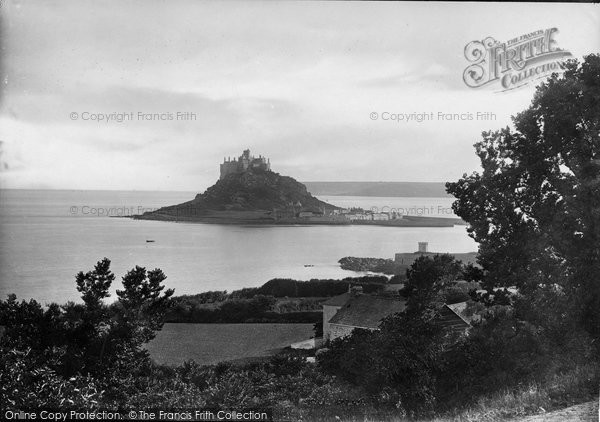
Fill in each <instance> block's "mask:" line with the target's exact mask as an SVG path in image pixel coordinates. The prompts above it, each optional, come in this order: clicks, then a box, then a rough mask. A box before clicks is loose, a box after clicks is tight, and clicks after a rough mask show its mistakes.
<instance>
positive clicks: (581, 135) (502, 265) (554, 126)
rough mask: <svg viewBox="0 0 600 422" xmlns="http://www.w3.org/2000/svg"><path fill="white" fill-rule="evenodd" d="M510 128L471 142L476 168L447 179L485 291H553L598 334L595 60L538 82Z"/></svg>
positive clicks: (598, 80) (599, 187) (599, 61)
mask: <svg viewBox="0 0 600 422" xmlns="http://www.w3.org/2000/svg"><path fill="white" fill-rule="evenodd" d="M513 124H514V129H510V128H508V127H507V128H505V129H502V130H499V131H495V132H484V133H483V139H482V140H481V141H480V142H478V143H476V144H475V149H476V153H477V155H478V156H479V158H480V160H481V166H482V168H483V171H482V172H481V173H478V172H475V173H473V174H471V175H466V174H465V175H464V176H463V178H461V179H460V180H458V181H457V182H454V183H447V184H446V188H447V191H448V192H449V193H450V194H452V195H454V196H455V197H456V198H457V200H456V201H455V202H454V204H453V206H452V207H453V209H454V212H455V213H456V214H457V215H459V216H460V217H462V218H463V219H464V220H465V221H467V222H468V224H469V226H468V229H467V230H468V232H469V234H470V235H471V237H473V238H474V239H475V240H476V241H477V242H478V243H479V245H480V247H479V263H480V264H481V265H482V267H483V270H484V272H485V274H486V276H485V285H486V287H487V288H488V289H491V288H493V287H495V286H510V285H516V286H518V287H519V288H520V290H521V292H522V293H524V294H528V293H530V292H533V291H535V290H536V289H538V288H539V287H540V286H553V285H557V286H561V288H563V289H565V291H567V292H568V294H569V296H570V297H572V298H573V300H574V302H576V303H574V304H573V306H572V311H573V312H576V314H574V316H576V317H577V318H578V319H579V321H580V322H581V324H582V325H583V326H584V327H585V328H586V329H587V330H588V332H589V333H590V334H592V336H593V337H594V338H596V339H598V338H600V280H598V274H600V56H599V55H597V54H593V55H589V56H587V57H585V60H584V62H583V63H581V64H580V63H579V62H578V61H576V60H573V61H570V62H568V64H567V65H566V70H565V72H564V74H563V75H562V76H559V75H557V74H553V75H552V77H550V78H549V79H548V81H547V82H544V83H542V84H541V85H540V86H538V88H537V90H536V93H535V95H534V98H533V101H532V103H531V105H530V106H529V108H527V109H526V110H525V111H523V112H521V113H519V114H517V115H516V116H515V117H513Z"/></svg>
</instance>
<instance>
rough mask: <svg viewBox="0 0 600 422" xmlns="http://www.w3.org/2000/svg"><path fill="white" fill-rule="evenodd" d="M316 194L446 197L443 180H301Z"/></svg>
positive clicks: (447, 195)
mask: <svg viewBox="0 0 600 422" xmlns="http://www.w3.org/2000/svg"><path fill="white" fill-rule="evenodd" d="M302 183H303V184H304V185H305V186H306V188H307V189H308V190H309V191H310V192H311V193H312V194H313V195H316V196H319V195H327V196H370V197H374V196H377V197H389V198H404V197H413V198H448V197H451V195H449V194H448V193H447V192H446V186H445V183H444V182H302Z"/></svg>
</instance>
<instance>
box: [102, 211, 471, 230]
mask: <svg viewBox="0 0 600 422" xmlns="http://www.w3.org/2000/svg"><path fill="white" fill-rule="evenodd" d="M240 213H241V215H235V214H234V212H227V211H225V212H214V213H207V214H206V215H203V216H180V215H172V214H166V213H160V214H158V213H152V214H149V215H146V214H142V215H132V216H118V217H117V216H115V217H114V218H131V219H133V220H153V221H167V222H174V223H179V222H181V223H205V224H227V225H260V226H379V227H454V226H466V222H465V221H463V220H462V219H460V218H444V217H422V216H405V217H403V218H401V219H395V220H353V221H350V220H342V219H334V218H332V219H325V218H323V217H317V218H314V219H311V218H285V219H283V218H282V219H274V218H272V217H270V216H268V215H267V214H266V212H263V211H251V212H240ZM249 214H250V215H249ZM252 214H253V215H252Z"/></svg>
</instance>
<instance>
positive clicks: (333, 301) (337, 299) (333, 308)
mask: <svg viewBox="0 0 600 422" xmlns="http://www.w3.org/2000/svg"><path fill="white" fill-rule="evenodd" d="M351 297H352V296H351V294H350V292H347V293H342V294H341V295H339V296H334V297H332V298H330V299H328V300H327V301H325V302H323V304H322V305H323V341H327V340H329V337H330V333H331V328H330V326H329V320H330V319H331V318H333V317H334V315H335V314H336V313H337V312H338V311H339V310H340V309H341V308H342V306H344V305H345V304H346V303H348V301H349V300H350V298H351Z"/></svg>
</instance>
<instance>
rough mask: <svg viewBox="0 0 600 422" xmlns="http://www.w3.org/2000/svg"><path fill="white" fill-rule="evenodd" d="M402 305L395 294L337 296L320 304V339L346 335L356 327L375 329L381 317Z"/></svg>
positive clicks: (346, 294) (345, 294)
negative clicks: (321, 313) (321, 328)
mask: <svg viewBox="0 0 600 422" xmlns="http://www.w3.org/2000/svg"><path fill="white" fill-rule="evenodd" d="M328 302H329V303H328ZM344 302H345V303H344ZM326 307H327V308H328V309H326ZM336 308H337V312H335V313H334V314H333V316H330V315H331V314H332V313H333V312H334V310H335V309H336ZM405 308H406V302H405V301H404V300H401V299H400V298H398V297H390V296H379V295H366V294H361V293H344V294H343V295H340V296H336V297H334V298H332V299H330V300H328V301H327V302H325V303H324V304H323V340H324V341H327V340H335V339H336V338H340V337H345V336H347V335H349V334H350V333H352V331H353V330H354V329H355V328H362V329H366V330H378V329H379V324H380V323H381V320H382V319H384V318H385V317H387V316H389V315H392V314H395V313H397V312H402V311H403V310H404V309H405Z"/></svg>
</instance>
